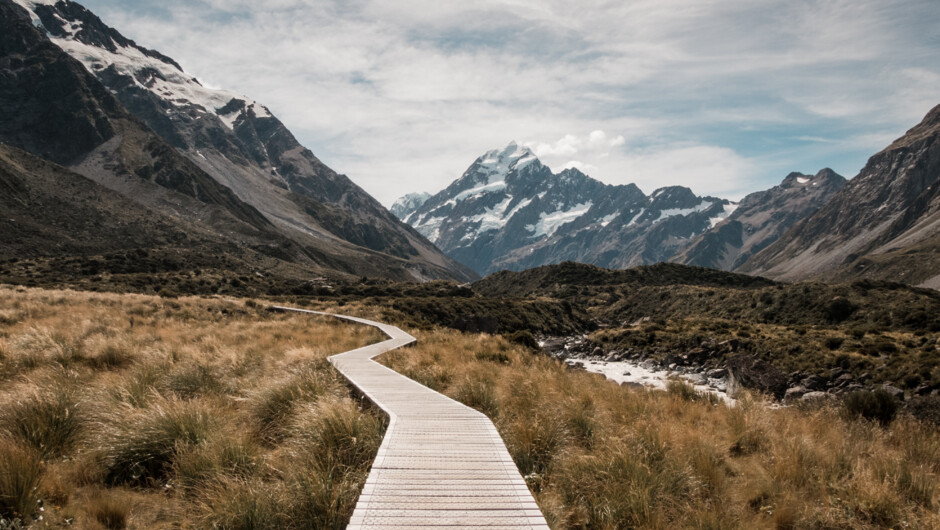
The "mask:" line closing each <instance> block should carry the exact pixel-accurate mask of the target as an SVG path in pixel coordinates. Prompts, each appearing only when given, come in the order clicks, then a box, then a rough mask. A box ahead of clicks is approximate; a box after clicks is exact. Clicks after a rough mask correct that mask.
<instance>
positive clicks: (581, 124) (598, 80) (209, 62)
mask: <svg viewBox="0 0 940 530" xmlns="http://www.w3.org/2000/svg"><path fill="white" fill-rule="evenodd" d="M85 3H86V5H88V7H89V8H91V9H92V10H94V11H95V12H97V13H98V14H99V15H101V16H102V17H103V18H104V19H105V21H106V22H109V23H111V24H112V25H114V26H116V27H117V28H118V29H120V30H121V31H122V32H124V33H125V34H127V35H128V36H129V37H131V38H134V39H136V40H138V41H140V42H141V43H142V44H144V45H147V46H151V47H154V48H157V49H160V50H161V51H163V52H164V53H167V54H169V55H171V56H173V57H174V58H176V59H178V60H180V61H181V62H182V64H183V65H184V66H185V67H186V68H187V70H188V71H189V72H190V73H192V74H193V75H196V76H198V77H199V78H200V79H205V80H206V81H207V82H208V83H211V84H213V85H217V86H224V87H226V88H229V89H233V90H237V91H240V92H243V93H245V94H247V95H250V96H251V97H253V98H255V99H258V100H259V101H262V102H264V103H265V104H266V105H267V106H269V107H270V108H271V109H272V111H274V112H275V114H277V115H278V117H280V118H281V119H282V120H283V121H284V122H285V123H286V124H287V125H288V127H289V128H291V129H292V130H293V131H294V132H295V133H296V134H297V135H298V137H299V139H300V140H301V142H302V143H304V144H305V145H307V146H308V147H310V148H311V149H312V150H313V151H314V152H315V153H316V154H317V155H318V156H320V157H321V158H322V159H323V160H324V161H325V162H326V163H328V164H330V165H331V166H333V167H334V168H335V169H337V170H338V171H340V172H343V173H346V174H348V175H350V177H352V178H353V179H354V180H355V181H356V182H358V183H359V184H361V185H362V186H363V187H364V188H366V189H367V190H368V191H370V192H371V193H373V194H374V195H375V196H376V197H377V198H379V199H380V200H381V201H383V202H385V203H391V201H393V200H394V199H395V197H396V196H397V195H399V194H402V193H404V192H406V191H416V190H422V191H437V190H439V189H441V188H442V187H444V186H445V185H447V184H448V183H449V182H450V181H451V180H453V179H455V178H456V177H458V176H459V175H460V174H461V173H462V172H463V170H464V169H465V168H466V166H467V165H468V164H469V163H470V162H472V160H473V159H474V158H475V157H476V156H478V155H479V154H481V153H482V152H484V151H486V150H487V149H491V148H494V147H498V146H501V145H504V144H505V143H507V142H508V141H509V140H518V141H521V142H526V143H527V144H528V145H531V146H533V148H534V149H535V150H536V151H538V152H540V153H541V154H540V156H543V157H544V158H545V159H546V162H547V163H549V165H551V166H552V167H553V168H554V167H556V166H558V167H557V169H560V168H561V167H564V166H569V167H570V166H574V165H578V166H579V167H582V168H584V169H586V170H589V173H590V174H591V175H592V176H595V177H597V178H600V179H601V180H605V181H607V182H616V183H623V182H637V183H638V184H639V185H640V186H641V187H643V188H644V189H645V190H647V191H648V190H649V189H651V188H653V187H658V186H659V185H667V184H682V185H688V186H690V187H692V188H693V189H694V190H695V191H696V192H698V193H712V194H718V193H721V194H726V195H732V196H740V195H742V194H743V193H746V192H748V191H753V190H755V189H759V188H763V187H767V186H769V185H771V184H773V183H775V182H776V181H779V180H780V179H781V178H782V177H783V176H784V175H785V174H786V173H788V172H789V171H790V170H803V171H815V170H816V169H819V167H821V166H822V165H828V166H832V167H833V168H834V169H836V170H837V171H840V172H843V173H846V174H847V175H849V176H851V175H853V174H854V172H855V171H857V170H858V168H859V167H861V165H862V164H863V163H864V160H865V157H866V156H867V155H870V154H872V153H873V151H872V149H873V148H872V146H871V145H870V142H871V138H873V137H879V138H880V137H885V136H886V135H887V136H888V137H890V136H892V135H893V136H897V135H900V134H901V133H903V131H904V130H906V129H907V128H909V127H910V126H912V125H914V123H916V121H917V120H918V119H919V118H920V117H921V116H922V115H923V114H925V113H926V112H927V111H928V110H929V109H930V107H931V106H933V105H934V104H937V103H940V83H938V80H940V64H938V63H937V61H936V57H937V56H938V55H940V39H938V32H937V29H936V28H938V27H940V10H937V9H936V2H935V0H854V1H850V0H807V1H801V2H769V1H751V0H721V1H719V0H636V1H631V2H607V1H603V0H596V1H588V2H579V3H572V2H562V1H560V0H548V1H545V0H481V1H479V2H439V1H436V0H400V1H396V2H385V1H380V0H349V1H341V0H335V1H319V0H318V1H314V0H272V1H268V2H256V1H252V0H185V1H184V0H165V1H164V2H161V3H160V4H155V3H151V2H144V1H143V0H132V1H125V2H113V1H109V0H85ZM592 131H594V132H592ZM595 134H597V135H598V137H594V135H595ZM600 135H603V136H602V137H601V136H600ZM592 138H593V139H592ZM811 138H816V139H827V140H828V139H831V140H832V141H831V142H829V141H824V142H819V141H815V142H813V141H808V139H811ZM874 149H877V147H876V148H874Z"/></svg>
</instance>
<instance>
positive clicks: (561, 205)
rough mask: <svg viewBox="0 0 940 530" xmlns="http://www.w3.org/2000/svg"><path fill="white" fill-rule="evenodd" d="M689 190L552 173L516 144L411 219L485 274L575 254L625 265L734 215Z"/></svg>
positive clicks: (656, 257)
mask: <svg viewBox="0 0 940 530" xmlns="http://www.w3.org/2000/svg"><path fill="white" fill-rule="evenodd" d="M730 211H731V203H730V202H729V201H727V200H724V199H718V198H715V197H698V196H696V195H695V194H694V193H692V191H691V190H689V189H688V188H683V187H678V186H674V187H668V188H661V189H659V190H656V191H655V192H653V193H652V195H650V196H647V195H645V194H644V193H643V192H642V191H640V189H639V188H637V187H636V186H635V185H633V184H629V185H625V186H610V185H607V184H604V183H602V182H599V181H597V180H594V179H592V178H590V177H588V176H587V175H585V174H583V173H581V172H580V171H578V170H577V169H566V170H564V171H562V172H560V173H557V174H556V173H553V172H552V171H551V169H549V168H548V167H547V166H545V165H543V164H542V163H541V161H539V159H538V158H537V157H536V156H535V155H534V154H533V153H532V152H531V151H530V150H529V149H528V148H526V147H522V146H519V145H516V144H515V143H510V144H509V145H508V146H507V147H506V148H504V149H501V150H493V151H489V152H487V153H485V154H484V155H483V156H481V157H480V158H478V159H477V160H476V161H475V162H474V163H473V164H472V165H471V166H470V167H469V168H468V169H467V171H466V172H465V173H464V174H463V176H461V177H460V178H459V179H457V180H456V181H454V182H453V183H452V184H451V185H450V186H448V187H447V188H446V189H444V190H443V191H441V192H440V193H438V194H436V195H434V196H433V197H431V198H430V199H428V200H427V201H425V202H424V203H423V204H422V205H421V206H420V207H419V208H417V209H416V210H415V211H414V212H412V213H411V214H409V215H408V216H407V217H406V221H407V222H408V223H409V224H411V225H412V226H414V227H415V228H417V229H418V231H420V232H421V233H422V234H424V235H425V236H427V237H428V238H429V239H430V240H431V241H432V242H434V243H435V244H437V245H438V247H440V248H441V249H442V250H444V252H446V253H447V254H448V255H449V256H451V257H453V258H455V259H457V260H458V261H461V262H462V263H465V264H466V265H468V266H470V267H471V268H473V269H474V270H475V271H477V272H478V273H480V274H488V273H490V272H494V271H497V270H501V269H510V270H522V269H526V268H530V267H535V266H540V265H545V264H551V263H560V262H563V261H567V260H573V261H580V262H585V263H592V264H596V265H600V266H603V267H610V268H625V267H629V266H633V265H642V264H648V263H656V262H659V261H665V260H667V259H669V258H670V257H671V256H672V255H673V254H675V253H676V251H677V250H678V249H680V248H682V247H683V246H684V245H686V244H687V243H688V241H689V240H690V239H691V238H693V237H696V236H698V235H699V234H701V233H703V232H704V231H706V230H707V229H709V228H710V227H711V226H712V225H713V224H714V223H716V222H717V221H718V220H721V219H723V218H724V217H726V216H727V215H728V213H730Z"/></svg>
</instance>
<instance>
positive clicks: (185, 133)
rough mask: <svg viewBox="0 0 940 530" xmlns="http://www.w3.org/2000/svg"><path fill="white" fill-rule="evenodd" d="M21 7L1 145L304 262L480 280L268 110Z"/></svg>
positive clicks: (74, 19) (7, 6)
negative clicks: (239, 227) (197, 205)
mask: <svg viewBox="0 0 940 530" xmlns="http://www.w3.org/2000/svg"><path fill="white" fill-rule="evenodd" d="M16 3H17V4H19V6H17V5H15V4H14V3H13V2H12V1H10V0H0V7H2V9H3V15H4V16H3V19H2V20H3V26H4V27H3V35H2V37H0V39H2V44H0V46H2V50H0V51H2V52H3V53H2V56H3V61H4V62H3V69H4V76H3V79H2V80H0V91H3V92H2V93H0V95H2V96H3V97H2V100H0V101H2V103H0V111H2V112H3V116H2V117H3V122H4V123H3V124H2V125H0V141H3V142H6V143H9V144H12V145H16V146H18V147H22V148H24V149H26V150H28V151H30V152H31V153H33V154H36V155H38V156H41V157H44V158H49V159H51V160H53V161H56V162H59V163H63V164H67V165H69V166H71V167H72V168H73V169H75V170H76V171H78V172H79V173H81V174H84V175H87V176H90V177H92V178H93V179H94V180H96V181H98V182H101V183H103V184H105V185H106V186H108V187H111V188H113V189H118V190H120V191H121V192H122V193H124V194H125V195H127V196H134V197H147V196H149V195H153V193H148V192H147V191H148V190H142V189H140V186H139V183H137V182H134V183H128V182H126V181H125V177H126V175H127V173H131V174H134V175H137V176H139V177H141V178H142V179H144V180H147V181H149V182H152V183H154V184H157V185H158V186H160V187H162V188H168V189H171V190H172V191H174V192H176V193H183V194H186V195H189V196H192V197H194V198H195V199H197V200H198V201H200V202H202V203H206V204H210V205H213V206H219V207H220V208H221V209H222V210H224V215H234V216H235V217H236V218H237V219H238V220H239V221H242V222H244V223H247V224H249V225H251V226H253V227H255V228H256V229H257V230H261V231H263V232H265V235H263V236H261V238H260V239H261V241H264V242H265V243H264V244H268V245H273V246H282V247H283V246H286V247H295V250H294V251H292V252H293V253H294V254H295V256H296V257H297V259H299V260H301V261H307V262H312V263H315V264H318V265H320V266H324V267H328V268H334V269H337V270H340V271H343V272H348V273H353V274H362V275H384V276H389V277H393V278H398V279H428V278H457V279H461V280H468V279H473V278H475V275H474V274H473V273H472V272H471V271H469V270H468V269H466V268H464V267H462V266H461V265H459V264H457V263H456V262H454V261H453V260H451V259H449V258H447V257H446V256H444V255H443V254H442V253H441V252H440V251H438V250H437V249H436V248H434V246H433V245H431V244H430V243H429V242H428V241H426V240H425V239H424V238H423V237H421V235H420V234H418V233H417V232H415V231H414V230H413V229H411V228H410V227H408V226H406V225H404V224H403V223H401V222H400V221H398V220H397V219H396V218H395V217H394V216H393V215H392V214H391V213H389V212H388V211H387V210H385V209H384V208H383V207H382V206H381V205H380V204H379V203H378V202H376V201H375V200H374V199H373V198H372V197H370V196H369V195H368V194H367V193H365V192H364V191H363V190H362V189H360V188H359V187H358V186H356V185H355V184H354V183H352V182H351V181H350V180H349V179H348V178H347V177H345V176H343V175H340V174H337V173H336V172H334V171H333V170H331V169H330V168H328V167H327V166H325V165H324V164H323V163H322V162H320V160H318V159H317V158H316V157H315V156H314V155H313V154H312V153H311V152H310V151H309V150H307V149H305V148H304V147H303V146H301V145H300V144H299V143H298V142H297V140H296V139H295V138H294V137H293V135H292V134H291V133H290V131H288V130H287V129H286V128H285V127H284V125H283V124H282V123H281V122H280V121H279V120H277V118H275V117H274V116H273V115H272V114H271V113H270V112H269V111H268V109H267V108H265V107H264V106H263V105H261V104H260V103H258V102H255V101H253V100H250V99H249V98H245V97H243V96H240V95H238V94H236V93H233V92H229V91H225V90H215V89H209V88H206V87H203V86H202V85H201V84H200V83H199V82H198V81H197V80H196V79H194V78H192V77H191V76H189V75H187V74H186V73H185V72H183V71H182V69H181V68H180V66H179V64H177V63H176V62H175V61H173V60H172V59H170V58H168V57H166V56H164V55H162V54H160V53H159V52H155V51H152V50H148V49H145V48H142V47H140V46H138V45H137V44H135V43H134V42H133V41H131V40H129V39H126V38H125V37H123V36H122V35H121V34H120V33H118V32H117V31H115V30H114V29H112V28H109V27H108V26H106V25H105V24H104V23H103V22H102V21H101V20H100V19H99V18H98V17H97V16H95V15H94V14H93V13H91V12H89V11H88V10H86V9H85V8H83V7H82V6H80V5H78V4H76V3H74V2H65V1H58V2H53V1H51V0H42V1H41V2H39V1H33V0H16ZM21 8H25V11H24V9H21ZM8 118H9V119H8ZM154 132H155V133H156V134H154ZM106 181H107V182H106ZM161 193H162V192H161ZM157 195H160V193H158V194H157ZM164 202H170V203H172V202H173V199H172V198H168V199H167V200H166V201H164ZM148 205H149V206H152V207H157V208H161V207H166V205H158V204H154V203H152V201H151V203H148ZM178 209H179V210H180V211H178V212H176V213H177V214H178V215H186V212H188V211H189V210H188V206H184V207H181V208H178ZM194 217H195V218H199V219H205V218H207V216H206V215H205V212H200V213H197V214H196V215H195V216H194ZM230 224H231V223H230ZM226 231H230V227H227V228H226Z"/></svg>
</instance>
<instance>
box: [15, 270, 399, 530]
mask: <svg viewBox="0 0 940 530" xmlns="http://www.w3.org/2000/svg"><path fill="white" fill-rule="evenodd" d="M380 339H381V335H380V334H379V333H378V332H377V331H375V330H373V329H372V328H369V327H365V326H357V325H351V324H343V323H342V322H340V321H336V320H331V319H317V318H311V317H309V316H303V315H297V316H291V315H285V314H277V313H270V312H267V311H264V310H262V309H261V308H260V307H259V306H258V305H257V304H255V303H253V302H250V301H248V302H244V301H237V300H228V299H221V298H216V299H200V298H179V299H162V298H159V297H154V296H144V295H117V294H97V293H81V292H72V291H51V290H50V291H46V290H38V289H27V288H22V287H19V288H13V287H0V528H7V527H16V525H18V524H21V525H22V524H28V523H31V524H33V525H34V526H35V527H38V528H42V527H61V526H71V527H75V528H125V527H130V528H180V527H183V528H187V527H203V528H233V529H237V528H343V527H344V526H345V523H346V521H347V520H348V518H349V516H350V514H351V512H352V508H353V507H354V505H355V501H356V499H357V497H358V494H359V491H360V489H361V487H362V484H363V482H364V480H365V477H366V475H367V470H368V467H369V465H370V464H371V462H372V459H373V457H374V454H375V452H376V451H377V449H378V445H379V443H380V441H381V438H382V435H383V433H384V429H385V425H384V422H385V420H384V418H383V417H382V416H381V415H380V414H378V413H376V412H375V411H372V410H368V409H366V410H363V408H362V406H361V405H360V403H359V402H358V401H357V400H355V399H353V398H352V397H351V395H350V392H349V389H348V387H347V386H346V385H345V383H344V382H343V381H342V379H341V377H340V376H339V375H338V374H337V373H336V372H335V371H334V370H333V369H332V367H331V366H329V363H328V362H327V361H326V360H325V358H326V357H327V356H329V355H331V354H333V353H337V352H341V351H345V350H347V349H351V348H354V347H357V346H361V345H364V344H368V343H372V342H375V341H378V340H380Z"/></svg>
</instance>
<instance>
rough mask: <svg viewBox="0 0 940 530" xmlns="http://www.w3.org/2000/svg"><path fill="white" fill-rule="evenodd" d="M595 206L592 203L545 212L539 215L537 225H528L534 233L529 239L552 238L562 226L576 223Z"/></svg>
mask: <svg viewBox="0 0 940 530" xmlns="http://www.w3.org/2000/svg"><path fill="white" fill-rule="evenodd" d="M592 206H594V203H593V202H592V201H588V202H584V203H581V204H576V205H575V206H573V207H572V208H571V209H568V210H557V211H554V212H550V213H545V212H543V213H542V214H540V215H539V220H538V222H537V223H535V224H531V225H526V227H525V228H526V230H528V231H529V232H533V234H532V235H531V236H529V237H532V238H539V237H552V234H554V233H555V232H556V231H557V230H558V229H559V228H561V226H562V225H565V224H568V223H570V222H571V221H574V220H575V219H577V218H578V217H581V216H582V215H584V214H586V213H587V212H588V210H590V209H591V207H592Z"/></svg>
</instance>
